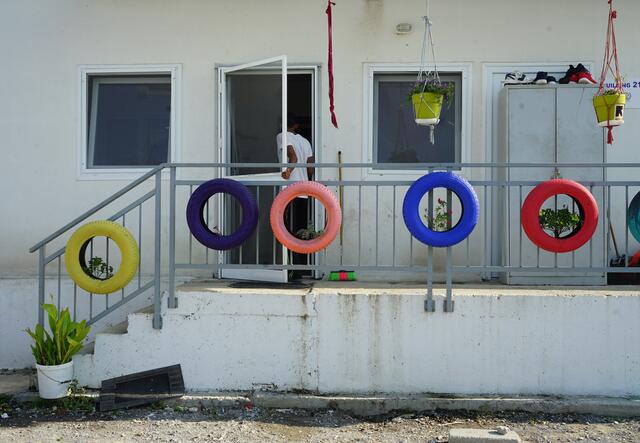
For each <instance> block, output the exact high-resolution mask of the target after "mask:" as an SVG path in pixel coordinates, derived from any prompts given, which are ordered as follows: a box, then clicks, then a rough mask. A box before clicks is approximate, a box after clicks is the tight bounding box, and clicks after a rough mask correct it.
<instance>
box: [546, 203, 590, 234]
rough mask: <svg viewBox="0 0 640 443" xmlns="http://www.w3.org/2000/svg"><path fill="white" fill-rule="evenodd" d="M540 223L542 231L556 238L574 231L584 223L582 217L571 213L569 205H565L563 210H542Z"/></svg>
mask: <svg viewBox="0 0 640 443" xmlns="http://www.w3.org/2000/svg"><path fill="white" fill-rule="evenodd" d="M538 221H539V223H540V226H542V229H544V230H546V231H550V232H551V233H552V234H553V236H554V237H555V238H560V236H561V235H562V234H563V233H565V232H570V231H573V230H574V229H575V228H577V227H578V226H579V225H580V223H581V222H582V220H581V219H580V215H579V214H576V213H575V212H572V211H569V209H568V208H567V205H563V207H562V209H542V210H541V211H540V214H539V215H538Z"/></svg>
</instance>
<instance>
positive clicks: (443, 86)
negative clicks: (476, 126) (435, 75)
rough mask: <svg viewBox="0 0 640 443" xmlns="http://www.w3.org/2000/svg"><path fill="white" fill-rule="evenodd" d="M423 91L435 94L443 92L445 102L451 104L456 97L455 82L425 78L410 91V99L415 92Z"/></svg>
mask: <svg viewBox="0 0 640 443" xmlns="http://www.w3.org/2000/svg"><path fill="white" fill-rule="evenodd" d="M422 92H431V93H433V94H441V95H442V99H443V102H444V103H445V104H446V105H450V104H451V103H452V102H453V99H454V97H455V87H454V84H453V82H440V81H438V80H435V79H425V80H420V81H417V82H415V83H414V84H413V87H412V88H411V90H410V91H409V100H411V97H412V96H413V94H420V93H422Z"/></svg>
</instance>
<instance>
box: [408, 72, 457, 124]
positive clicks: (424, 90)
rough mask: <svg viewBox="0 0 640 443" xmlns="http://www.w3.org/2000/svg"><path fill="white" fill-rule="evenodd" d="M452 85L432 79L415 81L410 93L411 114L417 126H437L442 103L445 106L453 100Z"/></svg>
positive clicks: (453, 91)
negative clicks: (412, 113)
mask: <svg viewBox="0 0 640 443" xmlns="http://www.w3.org/2000/svg"><path fill="white" fill-rule="evenodd" d="M454 93H455V90H454V85H453V83H451V82H440V80H437V79H434V78H427V79H424V80H419V81H417V82H416V83H415V84H414V85H413V87H412V88H411V91H410V94H409V95H410V99H411V103H412V104H413V112H414V115H415V120H416V123H417V124H419V125H427V126H430V125H437V124H438V123H439V122H440V110H441V109H442V105H443V103H444V104H446V105H447V106H448V105H450V104H451V102H452V101H453V99H454Z"/></svg>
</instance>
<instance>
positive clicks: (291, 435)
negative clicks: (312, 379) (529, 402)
mask: <svg viewBox="0 0 640 443" xmlns="http://www.w3.org/2000/svg"><path fill="white" fill-rule="evenodd" d="M66 406H69V409H67V408H66ZM66 406H64V405H63V406H51V405H50V404H49V405H42V404H41V405H34V406H33V407H28V408H25V407H22V408H20V407H18V406H16V405H15V404H14V405H11V404H9V403H5V404H4V406H3V407H2V408H0V409H2V410H3V411H4V412H2V414H6V416H5V415H2V417H6V418H0V442H12V443H13V442H132V441H153V442H156V441H158V442H216V441H220V442H406V443H408V442H444V441H446V440H447V436H448V430H449V429H451V428H454V427H473V428H489V429H490V428H495V427H496V426H500V425H503V426H508V427H510V428H511V429H513V430H514V431H516V432H517V433H518V434H519V435H520V437H521V438H523V440H525V441H530V442H575V441H581V442H640V418H637V419H623V418H618V419H616V418H611V417H598V416H591V415H541V414H529V413H518V412H516V413H498V414H483V413H476V412H459V413H451V412H428V413H423V414H402V415H399V414H393V415H388V416H384V417H377V418H375V419H371V418H368V419H362V418H357V417H352V416H350V415H348V414H345V413H342V412H339V411H332V410H325V411H302V410H293V409H272V410H262V409H258V408H233V409H225V408H218V409H215V410H211V409H210V410H207V409H201V408H184V407H180V406H177V407H170V406H164V405H156V407H150V408H136V409H131V410H126V411H114V412H104V413H101V412H95V411H93V406H92V405H90V406H88V407H87V405H83V404H80V405H66Z"/></svg>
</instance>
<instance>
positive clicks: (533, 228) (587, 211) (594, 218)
mask: <svg viewBox="0 0 640 443" xmlns="http://www.w3.org/2000/svg"><path fill="white" fill-rule="evenodd" d="M560 194H564V195H568V196H569V197H571V198H572V199H573V200H574V201H575V203H576V206H577V207H578V211H579V213H580V219H581V222H580V224H579V225H578V227H577V228H576V229H575V230H573V232H571V233H570V234H569V235H566V236H564V237H559V238H556V237H552V236H550V235H549V234H547V233H546V232H545V231H544V228H543V227H542V226H540V220H539V214H540V209H541V208H542V205H543V204H544V202H545V201H546V200H547V199H548V198H550V197H553V196H555V195H560ZM520 220H521V224H522V229H523V230H524V232H525V234H526V235H527V237H529V240H531V242H532V243H533V244H534V245H536V246H538V247H539V248H541V249H544V250H545V251H549V252H571V251H575V250H576V249H578V248H580V247H581V246H582V245H584V244H585V243H587V242H588V241H589V240H590V239H591V237H592V236H593V233H594V232H595V230H596V227H597V226H598V204H597V203H596V200H595V199H594V198H593V195H591V193H590V192H589V190H588V189H587V188H585V187H584V186H582V185H581V184H580V183H577V182H575V181H573V180H567V179H564V178H557V179H552V180H547V181H545V182H542V183H540V184H539V185H537V186H536V187H535V188H533V190H532V191H531V192H530V193H529V195H527V198H526V199H525V201H524V203H523V205H522V209H521V210H520Z"/></svg>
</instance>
